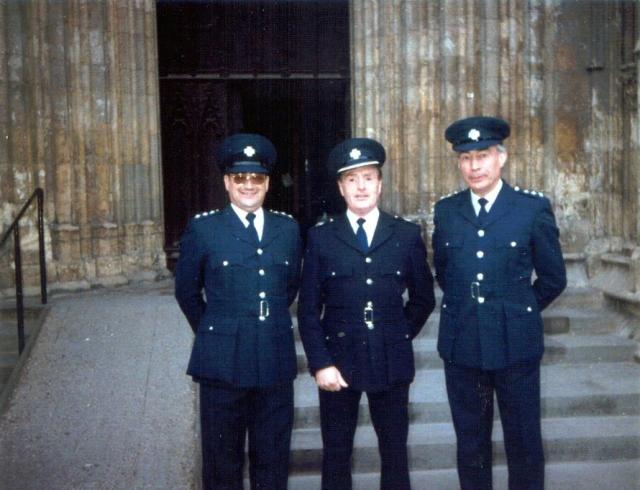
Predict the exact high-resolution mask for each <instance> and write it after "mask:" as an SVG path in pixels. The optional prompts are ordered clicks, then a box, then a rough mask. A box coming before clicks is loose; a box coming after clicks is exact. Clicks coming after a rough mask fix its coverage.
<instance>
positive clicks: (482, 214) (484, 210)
mask: <svg viewBox="0 0 640 490" xmlns="http://www.w3.org/2000/svg"><path fill="white" fill-rule="evenodd" d="M488 202H489V201H487V200H486V199H485V198H484V197H481V198H480V199H478V204H480V212H479V213H478V219H479V220H480V223H482V222H484V220H485V219H486V218H487V216H488V215H489V213H487V208H485V205H486V204H487V203H488Z"/></svg>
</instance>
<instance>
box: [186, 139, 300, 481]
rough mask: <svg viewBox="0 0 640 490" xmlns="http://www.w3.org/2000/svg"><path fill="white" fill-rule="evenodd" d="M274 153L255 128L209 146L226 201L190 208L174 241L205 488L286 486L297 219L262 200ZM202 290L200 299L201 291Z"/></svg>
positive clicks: (293, 371)
mask: <svg viewBox="0 0 640 490" xmlns="http://www.w3.org/2000/svg"><path fill="white" fill-rule="evenodd" d="M275 159H276V151H275V148H274V147H273V145H272V144H271V142H270V141H269V140H268V139H266V138H264V137H263V136H260V135H256V134H236V135H233V136H230V137H229V138H227V139H226V140H225V141H224V142H223V143H222V145H221V146H220V148H219V151H218V158H217V163H218V164H219V165H220V167H221V170H222V172H223V173H224V185H225V188H226V190H227V193H228V195H229V200H230V201H231V202H230V204H229V205H228V206H227V207H225V208H224V209H222V210H221V211H211V212H205V213H202V214H199V215H196V217H195V218H194V219H192V220H191V221H190V223H189V225H188V226H187V229H186V231H185V232H184V235H183V236H182V240H181V242H180V258H179V260H178V264H177V266H176V298H177V300H178V303H179V305H180V308H181V309H182V311H183V312H184V314H185V316H186V317H187V320H188V321H189V324H190V326H191V328H192V329H193V331H194V333H195V342H194V344H193V350H192V353H191V359H190V361H189V367H188V371H187V372H188V374H190V375H191V376H192V377H193V379H194V381H196V382H198V383H199V384H200V421H201V431H202V479H203V488H205V489H216V490H218V489H234V490H235V489H242V488H243V486H242V479H243V471H242V468H243V463H244V446H245V437H246V434H247V433H248V435H249V460H250V469H249V475H250V478H251V488H264V489H269V490H271V489H286V488H287V477H288V466H289V447H290V439H291V429H292V423H293V379H294V378H295V376H296V372H297V369H296V353H295V346H294V339H293V330H292V328H293V327H292V323H291V317H290V315H289V309H288V308H289V305H290V304H291V303H292V302H293V300H294V298H295V296H296V293H297V290H298V284H299V272H300V255H301V244H300V236H299V230H298V225H297V223H296V222H295V221H294V220H293V219H292V218H291V217H289V216H288V215H285V214H283V213H277V212H272V211H267V210H264V209H263V208H262V204H263V202H264V199H265V195H266V193H267V190H268V189H269V172H270V171H271V169H272V168H273V166H274V164H275ZM203 292H204V297H203Z"/></svg>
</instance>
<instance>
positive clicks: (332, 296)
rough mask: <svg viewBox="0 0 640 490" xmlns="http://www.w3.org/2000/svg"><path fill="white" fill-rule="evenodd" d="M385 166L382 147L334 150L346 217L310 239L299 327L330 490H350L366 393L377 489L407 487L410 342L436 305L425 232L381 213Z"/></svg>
mask: <svg viewBox="0 0 640 490" xmlns="http://www.w3.org/2000/svg"><path fill="white" fill-rule="evenodd" d="M384 161H385V151H384V148H383V147H382V145H381V144H380V143H378V142H377V141H374V140H371V139H367V138H353V139H349V140H346V141H344V142H343V143H341V144H339V145H337V146H336V147H335V148H334V149H333V150H332V152H331V154H330V155H329V162H328V163H329V167H330V171H331V172H332V173H333V175H335V176H336V178H337V179H338V187H339V189H340V193H341V194H342V196H343V197H344V200H345V201H346V204H347V211H346V213H345V214H343V215H341V216H339V217H338V218H336V219H333V220H329V221H328V222H326V223H325V224H322V225H321V226H316V227H314V228H312V229H311V230H309V235H308V243H307V249H306V252H305V257H304V267H303V274H302V277H303V278H302V286H301V289H300V299H299V306H298V321H299V328H300V335H301V337H302V341H303V344H304V348H305V351H306V354H307V359H308V365H309V369H310V371H311V374H312V375H313V376H314V377H315V380H316V383H317V385H318V387H319V398H320V417H321V429H322V441H323V446H324V450H323V461H322V488H323V489H325V490H344V489H350V488H351V453H352V450H353V438H354V434H355V430H356V424H357V420H358V405H359V402H360V398H361V396H362V393H363V392H366V394H367V397H368V400H369V410H370V413H371V420H372V422H373V426H374V427H375V430H376V433H377V435H378V446H379V450H380V457H381V463H382V464H381V469H382V471H381V482H380V487H381V488H382V489H387V490H391V489H393V490H403V489H408V488H409V487H410V484H409V470H408V458H407V434H408V413H407V412H408V408H407V407H408V398H409V384H410V383H411V381H412V380H413V378H414V374H415V367H414V360H413V350H412V345H411V340H412V339H413V338H414V337H415V336H416V335H417V334H418V332H419V331H420V329H421V328H422V326H423V325H424V323H425V322H426V320H427V318H428V316H429V314H430V313H431V311H433V308H434V305H435V300H434V294H433V278H432V275H431V271H430V270H429V267H428V265H427V259H426V250H425V246H424V243H423V241H422V237H421V234H420V227H419V226H417V225H415V224H412V223H409V222H407V221H404V220H403V219H401V218H397V217H395V218H394V217H393V216H390V215H388V214H387V213H385V212H383V211H380V210H379V209H378V198H379V197H380V191H381V189H382V172H381V170H380V167H381V166H382V164H383V163H384ZM407 290H408V301H407V302H406V303H405V302H404V300H403V293H404V292H405V291H407Z"/></svg>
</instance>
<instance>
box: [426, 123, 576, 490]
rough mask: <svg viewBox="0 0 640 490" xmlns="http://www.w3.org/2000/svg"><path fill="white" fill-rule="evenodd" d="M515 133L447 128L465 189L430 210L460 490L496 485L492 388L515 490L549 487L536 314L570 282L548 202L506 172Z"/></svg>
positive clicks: (494, 127)
mask: <svg viewBox="0 0 640 490" xmlns="http://www.w3.org/2000/svg"><path fill="white" fill-rule="evenodd" d="M509 132H510V128H509V125H508V124H507V123H506V122H505V121H503V120H502V119H498V118H493V117H471V118H467V119H462V120H459V121H456V122H455V123H453V124H452V125H451V126H449V127H448V128H447V130H446V132H445V137H446V139H447V141H449V142H450V143H451V144H452V146H453V150H454V151H456V152H457V156H458V167H459V169H460V172H461V174H462V178H463V179H464V181H465V182H466V184H467V186H468V188H467V189H466V190H464V191H462V192H458V193H457V194H454V195H452V196H449V197H446V198H444V199H442V200H440V201H439V202H437V203H436V206H435V213H434V223H435V228H434V233H433V251H434V265H435V271H436V278H437V280H438V283H439V284H440V287H441V288H442V290H443V292H444V297H443V300H442V309H441V316H440V330H439V334H438V351H439V353H440V356H441V357H442V358H443V359H444V361H445V377H446V384H447V394H448V396H449V405H450V407H451V414H452V418H453V423H454V426H455V430H456V435H457V442H458V446H457V454H458V475H459V478H460V486H461V487H462V489H463V490H466V489H473V490H481V489H490V488H492V480H491V467H492V460H491V430H492V426H493V396H494V392H495V394H496V397H497V400H498V406H499V408H500V418H501V421H502V428H503V432H504V443H505V450H506V453H507V465H508V469H509V488H510V489H511V490H516V489H517V490H531V489H541V488H543V487H544V454H543V450H542V436H541V430H540V359H541V357H542V352H543V348H544V346H543V324H542V318H541V316H540V313H541V311H542V310H543V309H544V308H546V307H547V306H548V305H549V304H550V303H551V302H552V301H553V300H554V299H555V298H556V297H557V296H558V295H559V294H560V293H561V292H562V290H563V289H564V288H565V286H566V272H565V266H564V262H563V258H562V250H561V249H560V243H559V240H558V228H557V227H556V223H555V219H554V216H553V211H552V210H551V205H550V203H549V200H548V199H546V198H545V197H543V195H542V193H540V192H536V191H530V190H521V189H519V188H518V187H515V188H512V187H510V186H509V185H508V184H507V183H506V182H505V181H504V180H502V178H501V173H502V168H503V166H504V164H505V163H506V161H507V152H506V149H505V148H504V146H503V145H502V142H503V140H504V139H505V138H507V137H508V136H509ZM534 271H535V274H536V279H535V280H534V281H532V273H533V272H534Z"/></svg>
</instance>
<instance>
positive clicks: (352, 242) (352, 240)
mask: <svg viewBox="0 0 640 490" xmlns="http://www.w3.org/2000/svg"><path fill="white" fill-rule="evenodd" d="M333 232H334V233H335V235H336V237H337V238H338V239H339V240H341V241H343V242H344V243H345V244H347V245H349V246H350V247H351V248H354V249H356V250H357V251H358V252H360V253H361V254H363V253H364V252H362V250H361V249H360V245H359V244H358V239H357V238H356V234H355V233H354V232H353V228H351V224H350V223H349V219H348V218H347V214H346V213H343V214H342V215H341V216H339V217H338V218H336V219H335V220H334V222H333Z"/></svg>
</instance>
